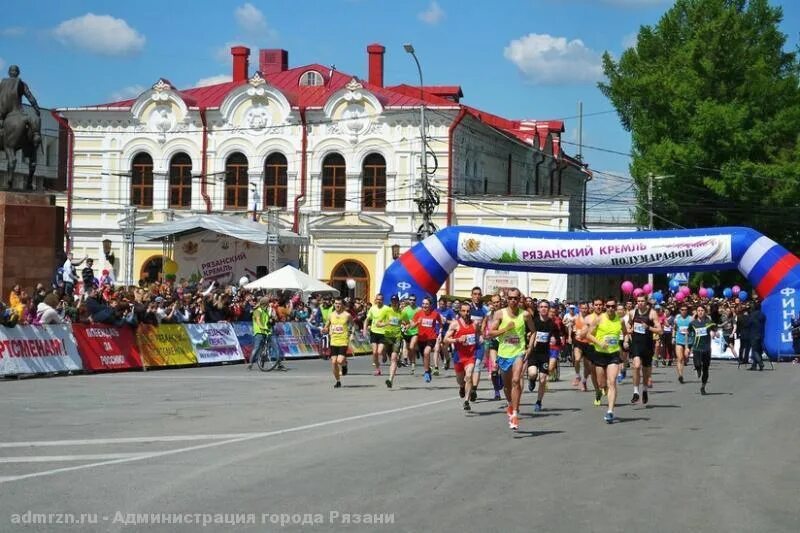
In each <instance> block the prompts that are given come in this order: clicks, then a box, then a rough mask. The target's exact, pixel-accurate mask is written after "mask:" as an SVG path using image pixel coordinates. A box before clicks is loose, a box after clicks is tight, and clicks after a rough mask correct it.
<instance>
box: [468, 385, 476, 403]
mask: <svg viewBox="0 0 800 533" xmlns="http://www.w3.org/2000/svg"><path fill="white" fill-rule="evenodd" d="M477 399H478V389H477V388H475V387H472V390H471V391H469V401H471V402H474V401H476V400H477Z"/></svg>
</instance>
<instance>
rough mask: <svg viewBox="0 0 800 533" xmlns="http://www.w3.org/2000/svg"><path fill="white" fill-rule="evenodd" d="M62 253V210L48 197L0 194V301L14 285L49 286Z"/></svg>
mask: <svg viewBox="0 0 800 533" xmlns="http://www.w3.org/2000/svg"><path fill="white" fill-rule="evenodd" d="M63 253H64V208H63V207H58V206H56V205H55V197H54V196H53V195H51V194H42V193H35V192H31V193H25V192H5V191H0V299H2V300H3V301H5V302H6V303H8V294H9V293H10V292H11V288H12V287H14V285H15V284H17V283H19V284H20V286H21V287H22V290H24V291H27V292H28V294H32V291H33V288H34V287H36V284H37V283H42V284H44V285H45V287H48V288H49V287H50V282H51V280H52V279H53V274H54V273H55V270H56V268H58V267H59V266H60V264H61V263H63V260H62V261H59V259H60V258H61V257H63Z"/></svg>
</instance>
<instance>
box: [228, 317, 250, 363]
mask: <svg viewBox="0 0 800 533" xmlns="http://www.w3.org/2000/svg"><path fill="white" fill-rule="evenodd" d="M232 326H233V331H234V332H235V333H236V340H238V341H239V347H240V348H241V349H242V355H243V356H244V359H245V361H247V362H250V356H251V355H252V354H253V323H252V322H234V323H233V324H232Z"/></svg>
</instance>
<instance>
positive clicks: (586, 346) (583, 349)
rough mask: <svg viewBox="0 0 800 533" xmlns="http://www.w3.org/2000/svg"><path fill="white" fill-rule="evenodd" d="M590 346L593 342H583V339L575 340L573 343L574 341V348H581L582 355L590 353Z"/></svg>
mask: <svg viewBox="0 0 800 533" xmlns="http://www.w3.org/2000/svg"><path fill="white" fill-rule="evenodd" d="M590 346H591V344H589V343H588V342H583V341H573V343H572V348H573V349H574V348H577V349H578V350H580V351H581V355H587V354H588V353H589V347H590Z"/></svg>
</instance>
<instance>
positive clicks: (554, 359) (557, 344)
mask: <svg viewBox="0 0 800 533" xmlns="http://www.w3.org/2000/svg"><path fill="white" fill-rule="evenodd" d="M549 313H550V320H552V321H553V324H554V325H555V328H554V331H553V334H552V335H551V336H550V361H549V362H548V369H549V377H550V381H558V380H559V379H561V378H560V376H561V371H560V367H559V361H560V360H561V352H562V351H563V350H564V346H565V345H566V344H567V328H566V327H565V326H564V322H563V321H562V320H561V317H560V316H559V314H558V307H557V306H553V307H551V308H550V311H549Z"/></svg>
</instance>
